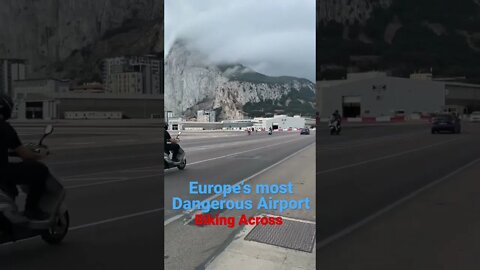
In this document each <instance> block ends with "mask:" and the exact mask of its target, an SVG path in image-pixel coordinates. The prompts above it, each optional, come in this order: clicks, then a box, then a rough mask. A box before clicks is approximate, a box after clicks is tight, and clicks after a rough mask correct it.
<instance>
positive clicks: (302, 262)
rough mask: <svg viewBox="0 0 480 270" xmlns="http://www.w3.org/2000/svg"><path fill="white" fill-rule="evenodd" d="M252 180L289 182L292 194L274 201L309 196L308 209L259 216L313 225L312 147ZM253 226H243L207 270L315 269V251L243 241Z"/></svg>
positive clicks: (278, 182)
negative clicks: (292, 190) (286, 218)
mask: <svg viewBox="0 0 480 270" xmlns="http://www.w3.org/2000/svg"><path fill="white" fill-rule="evenodd" d="M255 179H258V181H257V180H253V181H252V182H250V184H252V185H253V184H258V183H261V184H274V183H275V184H287V183H288V182H289V181H291V182H292V183H293V184H294V186H295V187H294V193H295V194H286V195H278V196H272V197H274V199H297V200H298V199H303V198H305V197H307V196H308V197H309V198H310V200H311V203H310V206H311V208H310V209H309V210H288V211H284V212H282V213H281V214H280V213H278V212H277V211H268V212H267V213H262V214H270V215H275V216H277V215H281V216H283V217H288V218H292V219H295V220H304V221H307V222H309V223H310V224H311V223H314V222H315V146H312V147H311V148H308V149H306V150H305V151H303V152H301V153H299V154H298V155H296V156H294V157H292V158H291V159H289V160H287V161H285V162H284V163H281V164H279V165H278V166H276V167H275V168H273V169H271V170H268V171H267V172H265V173H263V174H260V175H258V176H257V177H255ZM255 199H256V198H255ZM284 220H285V219H284ZM280 226H283V225H280ZM253 227H254V226H253V225H249V226H245V227H244V228H243V230H242V231H241V232H240V233H239V234H238V235H237V236H236V237H235V240H233V242H232V243H230V244H229V245H228V246H227V248H226V249H225V250H224V251H223V252H222V253H220V254H219V255H218V256H217V257H216V258H214V260H213V261H212V262H211V263H210V264H209V265H208V266H207V267H206V269H207V270H220V269H222V270H224V269H229V270H235V269H251V270H256V269H258V270H260V269H261V270H282V269H285V270H287V269H289V270H290V269H294V270H295V269H297V270H306V269H308V270H310V269H311V270H313V269H315V249H313V252H312V253H308V252H303V251H297V250H293V249H287V248H283V247H278V246H273V245H269V244H263V243H259V242H255V241H247V240H245V239H244V238H245V237H246V236H247V235H248V233H249V232H250V231H251V230H252V229H253Z"/></svg>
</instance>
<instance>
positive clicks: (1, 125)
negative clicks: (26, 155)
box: [0, 120, 22, 168]
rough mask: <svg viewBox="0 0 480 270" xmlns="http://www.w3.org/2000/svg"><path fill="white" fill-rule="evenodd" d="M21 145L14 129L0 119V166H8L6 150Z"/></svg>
mask: <svg viewBox="0 0 480 270" xmlns="http://www.w3.org/2000/svg"><path fill="white" fill-rule="evenodd" d="M21 145H22V143H21V141H20V138H19V137H18V134H17V132H16V131H15V129H13V127H12V126H11V125H10V124H9V123H8V122H6V121H4V120H0V168H5V167H7V166H8V150H9V149H10V150H14V149H16V148H17V147H19V146H21Z"/></svg>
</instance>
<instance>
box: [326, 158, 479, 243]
mask: <svg viewBox="0 0 480 270" xmlns="http://www.w3.org/2000/svg"><path fill="white" fill-rule="evenodd" d="M479 162H480V158H478V159H476V160H474V161H472V162H470V163H467V164H466V165H464V166H462V167H460V168H458V169H456V170H454V171H453V172H451V173H449V174H447V175H445V176H443V177H441V178H439V179H437V180H435V181H433V182H431V183H429V184H427V185H425V186H423V187H421V188H419V189H417V190H415V191H413V192H412V193H410V194H409V195H407V196H405V197H403V198H401V199H400V200H397V201H395V202H393V203H392V204H390V205H388V206H386V207H384V208H382V209H380V210H379V211H377V212H376V213H374V214H372V215H370V216H368V217H366V218H364V219H362V220H361V221H359V222H357V223H354V224H352V225H350V226H348V227H347V228H345V229H343V230H342V231H340V232H338V233H336V234H334V235H332V236H330V237H328V238H326V239H324V240H323V241H321V242H319V243H317V249H320V248H323V247H325V246H327V245H328V244H330V243H332V242H334V241H335V240H337V239H339V238H341V237H343V236H346V235H347V234H350V233H351V232H353V231H355V230H356V229H358V228H360V227H362V226H364V225H366V224H367V223H369V222H371V221H372V220H374V219H376V218H378V217H380V216H381V215H383V214H385V213H387V212H389V211H391V210H392V209H394V208H396V207H397V206H400V205H401V204H403V203H405V202H406V201H408V200H410V199H412V198H414V197H416V196H417V195H419V194H420V193H422V192H424V191H426V190H428V189H430V188H432V187H434V186H436V185H438V184H440V183H442V182H443V181H445V180H447V179H449V178H450V177H452V176H455V175H456V174H458V173H460V172H462V171H464V170H465V169H468V168H469V167H471V166H473V165H475V164H477V163H479Z"/></svg>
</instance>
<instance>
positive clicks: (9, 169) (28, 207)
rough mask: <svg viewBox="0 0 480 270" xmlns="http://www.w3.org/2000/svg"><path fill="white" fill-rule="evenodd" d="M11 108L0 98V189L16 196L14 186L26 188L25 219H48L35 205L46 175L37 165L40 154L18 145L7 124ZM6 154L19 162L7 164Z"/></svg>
mask: <svg viewBox="0 0 480 270" xmlns="http://www.w3.org/2000/svg"><path fill="white" fill-rule="evenodd" d="M13 105H14V104H13V101H12V99H11V98H10V97H9V96H7V95H4V94H0V188H2V190H4V191H7V192H8V193H9V194H11V195H15V196H16V195H17V194H18V190H17V188H16V186H17V185H24V186H27V187H28V188H29V189H28V197H27V200H26V204H25V215H26V216H27V217H28V218H30V219H36V220H43V219H46V218H48V215H47V214H46V213H43V212H42V211H41V210H40V209H39V207H38V202H39V200H40V198H41V196H42V194H43V192H44V190H45V181H46V179H47V177H48V174H49V171H48V168H47V166H45V165H44V164H43V163H40V162H38V160H40V159H42V158H43V157H44V154H40V153H36V152H34V151H32V150H30V149H29V148H27V147H25V146H24V145H22V143H21V141H20V139H19V137H18V134H17V132H16V131H15V129H14V128H13V127H12V126H11V125H10V124H9V123H8V122H7V120H8V119H9V118H10V117H11V115H12V110H13ZM9 151H12V152H13V153H14V154H16V155H17V156H18V157H19V158H21V159H22V162H19V163H10V162H9V161H8V156H9Z"/></svg>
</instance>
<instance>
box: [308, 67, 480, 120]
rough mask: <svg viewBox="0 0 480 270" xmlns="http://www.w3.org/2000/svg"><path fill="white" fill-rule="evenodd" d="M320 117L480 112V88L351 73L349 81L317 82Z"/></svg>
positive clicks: (412, 78)
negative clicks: (336, 112) (336, 113)
mask: <svg viewBox="0 0 480 270" xmlns="http://www.w3.org/2000/svg"><path fill="white" fill-rule="evenodd" d="M317 89H318V91H317V100H318V104H319V105H320V106H319V112H320V117H322V118H325V117H329V116H330V115H331V114H332V112H334V111H335V110H338V111H339V112H340V114H341V115H342V116H343V117H347V118H358V117H381V116H395V115H404V116H408V115H424V114H431V113H437V112H444V111H455V112H458V113H461V114H463V113H469V112H471V111H473V110H478V109H480V85H474V84H464V83H457V82H445V81H435V80H432V79H431V78H430V79H428V77H427V78H425V77H421V78H415V77H414V76H412V77H411V78H399V77H390V76H387V75H386V74H385V73H382V72H369V73H361V74H349V76H348V77H347V79H346V80H338V81H319V82H317Z"/></svg>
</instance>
